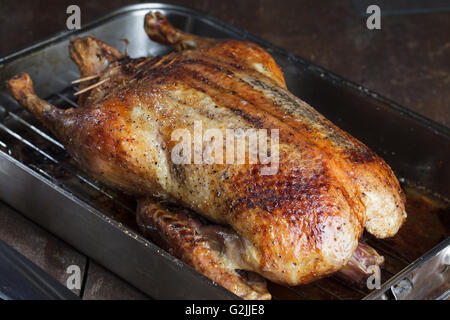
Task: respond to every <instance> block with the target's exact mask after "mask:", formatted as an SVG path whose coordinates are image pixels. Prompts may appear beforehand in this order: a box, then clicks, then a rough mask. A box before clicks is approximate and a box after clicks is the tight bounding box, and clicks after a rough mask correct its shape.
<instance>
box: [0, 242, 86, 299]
mask: <svg viewBox="0 0 450 320" xmlns="http://www.w3.org/2000/svg"><path fill="white" fill-rule="evenodd" d="M0 299H4V300H79V299H80V298H79V297H78V296H76V295H75V294H73V293H72V291H70V290H69V289H67V288H66V287H64V286H63V285H62V284H61V283H59V282H58V281H57V280H55V279H54V278H52V277H51V276H50V275H49V274H47V273H46V272H45V271H44V270H42V269H41V268H39V267H38V266H37V265H35V264H34V263H33V262H31V261H30V260H28V259H27V258H25V257H24V256H23V255H21V254H20V253H19V252H17V251H16V250H14V249H13V248H11V247H10V246H9V245H7V244H6V243H5V242H3V241H1V240H0Z"/></svg>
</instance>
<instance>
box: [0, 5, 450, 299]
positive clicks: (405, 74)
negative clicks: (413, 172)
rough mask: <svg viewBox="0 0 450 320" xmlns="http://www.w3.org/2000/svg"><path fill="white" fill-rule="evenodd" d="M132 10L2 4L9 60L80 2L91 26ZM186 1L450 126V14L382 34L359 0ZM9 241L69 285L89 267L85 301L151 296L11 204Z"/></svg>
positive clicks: (1, 37) (397, 19)
mask: <svg viewBox="0 0 450 320" xmlns="http://www.w3.org/2000/svg"><path fill="white" fill-rule="evenodd" d="M379 1H381V0H379ZM379 1H378V0H373V1H371V2H372V3H373V4H377V3H379ZM166 2H173V1H166ZM131 3H133V2H131V1H124V0H99V1H92V0H91V1H78V0H59V1H56V0H46V1H36V0H34V1H30V0H22V1H19V0H12V1H9V0H0V56H4V55H5V54H7V53H9V52H13V51H15V50H17V49H19V48H22V47H25V46H27V45H29V44H30V43H32V42H35V41H38V40H41V39H43V38H45V37H48V36H50V35H52V34H54V33H57V32H59V31H62V30H64V29H65V28H66V19H67V15H66V8H67V6H68V5H70V4H77V5H79V6H80V8H81V18H82V22H88V21H90V20H92V19H94V18H97V17H99V16H101V15H104V14H106V13H107V12H109V11H111V10H113V9H117V8H119V7H122V6H125V5H128V4H131ZM176 3H179V4H184V5H188V6H191V7H194V8H197V9H200V10H202V11H205V12H207V13H210V14H212V15H215V16H217V17H219V18H221V19H223V20H225V21H227V22H229V23H231V24H234V25H235V26H237V27H239V28H242V29H245V30H247V31H249V32H250V33H252V34H255V35H257V36H259V37H260V38H263V39H265V40H268V41H269V42H272V43H274V44H276V45H278V46H280V47H283V48H285V49H287V50H290V51H292V52H294V53H296V54H297V55H299V56H301V57H304V58H306V59H308V60H311V61H313V62H314V63H316V64H318V65H320V66H322V67H324V68H326V69H328V70H331V71H333V72H335V73H337V74H340V75H342V76H344V77H345V78H348V79H350V80H352V81H354V82H357V83H360V84H362V85H364V86H366V87H368V88H369V89H371V90H373V91H376V92H378V93H380V94H381V95H383V96H385V97H387V98H390V99H392V100H394V101H396V102H398V103H399V104H401V105H403V106H405V107H407V108H410V109H412V110H414V111H416V112H418V113H420V114H422V115H424V116H426V117H428V118H431V119H433V120H435V121H437V122H439V123H441V124H443V125H446V126H450V106H449V103H450V12H434V13H426V14H408V15H388V16H383V17H382V20H381V27H382V29H381V30H368V29H367V28H366V18H364V17H362V16H360V15H359V13H358V12H357V11H356V9H355V8H354V6H353V3H352V1H350V0H339V1H324V0H321V1H317V0H313V1H311V0H310V1H305V0H259V1H258V0H247V1H244V0H226V1H225V0H184V1H183V0H180V1H177V2H176ZM403 3H406V1H403ZM449 7H450V1H449ZM381 10H382V11H383V6H381ZM0 239H3V240H5V241H6V242H8V243H9V244H11V245H12V246H13V247H15V248H16V249H17V250H18V251H20V252H21V253H23V254H24V255H25V256H27V257H28V258H30V259H31V260H32V261H34V262H35V263H36V264H38V265H39V266H40V267H42V268H43V269H44V270H46V271H47V272H49V273H50V274H51V275H53V276H54V277H55V278H57V279H58V280H60V281H61V282H63V283H65V281H66V279H67V277H68V275H67V274H66V273H65V269H66V268H67V266H69V265H70V264H78V265H80V266H81V267H82V273H83V277H84V281H83V287H82V292H81V293H80V292H79V291H77V292H76V293H77V294H80V295H82V296H83V298H85V299H105V298H129V299H134V298H145V296H144V295H142V294H141V293H140V292H138V291H137V290H135V289H133V288H132V287H130V286H128V285H127V284H126V283H125V282H123V281H122V280H120V279H118V278H117V277H116V276H114V275H113V274H111V273H109V272H108V271H107V270H105V269H103V268H102V267H101V266H99V265H97V264H96V263H95V262H94V261H92V260H90V259H89V258H88V257H86V256H84V255H83V254H81V253H79V252H77V251H75V250H74V249H73V248H71V247H70V246H68V245H67V244H65V243H63V242H62V241H60V240H58V239H57V238H55V237H54V236H52V235H50V234H49V233H48V232H46V231H45V230H42V229H41V228H39V227H38V226H36V225H35V224H33V223H32V222H30V221H29V220H27V219H26V218H24V217H23V216H21V215H20V214H18V213H17V212H16V211H15V210H13V209H11V208H9V207H7V206H6V205H4V204H2V203H0Z"/></svg>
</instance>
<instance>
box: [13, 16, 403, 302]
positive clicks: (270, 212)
mask: <svg viewBox="0 0 450 320" xmlns="http://www.w3.org/2000/svg"><path fill="white" fill-rule="evenodd" d="M144 27H145V31H146V32H147V34H148V36H149V37H150V39H152V40H154V41H157V42H159V43H161V44H166V45H170V46H172V47H173V48H174V49H175V52H173V53H170V54H168V55H166V56H162V57H146V58H139V59H131V58H129V57H127V56H126V55H125V54H122V53H121V52H120V51H118V50H117V49H115V48H113V47H111V46H109V45H107V44H106V43H104V42H102V41H101V40H98V39H94V38H90V37H86V38H81V39H80V38H74V39H72V41H71V44H70V56H71V58H72V59H73V61H74V62H75V63H76V64H77V65H78V66H79V68H80V74H81V78H82V80H85V81H82V82H80V91H79V93H80V97H79V101H78V102H79V106H80V107H79V108H70V109H66V110H63V109H59V108H56V107H55V106H52V105H50V104H48V103H47V102H45V101H44V100H41V99H40V98H39V97H37V96H36V94H35V93H34V90H33V85H32V81H31V79H30V77H29V76H28V75H27V74H25V73H22V74H19V75H17V76H15V77H13V78H12V79H11V80H10V81H9V82H8V88H9V91H10V92H11V94H12V96H13V97H14V98H15V99H16V100H17V101H18V102H19V103H20V104H21V105H23V106H24V107H25V108H27V109H28V110H29V111H30V112H31V113H32V114H34V115H35V116H36V117H37V118H38V119H39V120H40V121H41V122H42V123H43V124H44V125H45V126H46V127H47V128H49V129H50V130H51V131H52V132H53V134H54V135H55V136H56V137H57V138H58V139H59V140H60V141H61V142H62V143H63V144H64V146H65V147H66V149H67V151H68V152H69V154H70V155H71V156H72V157H73V158H74V159H75V160H76V161H77V162H78V164H79V165H80V166H81V167H82V168H83V169H85V170H86V171H88V172H89V173H90V174H91V175H93V176H94V177H95V178H96V179H98V180H100V181H101V182H103V183H105V184H107V185H109V186H111V187H114V188H117V189H120V190H122V191H123V192H126V193H128V194H131V195H133V196H135V197H136V198H137V199H139V200H138V203H139V205H138V213H137V216H138V223H139V225H140V226H141V228H142V231H143V232H144V233H145V234H147V235H148V236H150V237H151V238H152V239H154V241H156V242H157V243H159V244H160V245H161V246H163V247H164V248H166V249H167V250H169V251H171V252H172V253H173V254H174V255H176V256H178V257H179V258H180V259H182V260H183V261H185V262H187V263H189V264H190V265H191V266H193V267H194V268H196V269H197V270H199V271H201V272H202V273H204V274H205V275H207V276H208V277H210V278H212V279H213V280H215V281H217V282H218V283H220V284H222V285H223V286H225V287H226V288H228V289H229V290H231V291H233V292H235V293H236V294H238V295H240V296H241V297H243V298H249V299H254V298H258V299H266V298H269V297H270V295H269V294H268V293H267V289H266V288H265V284H264V281H263V280H262V279H261V278H260V277H259V276H257V275H256V274H259V275H260V276H263V277H265V278H267V279H270V280H272V281H274V282H277V283H281V284H285V285H299V284H303V283H308V282H311V281H313V280H315V279H318V278H321V277H324V276H326V275H329V274H331V273H333V272H336V271H338V270H340V269H342V268H343V267H344V266H346V264H347V263H348V262H349V261H350V260H351V258H352V256H353V254H354V252H355V250H356V249H357V247H358V240H359V238H360V236H361V234H362V232H363V230H364V229H365V230H367V231H368V232H369V233H371V234H373V235H374V236H376V237H378V238H385V237H390V236H393V235H395V234H396V232H397V231H398V229H399V228H400V226H401V225H402V223H403V221H404V220H405V218H406V213H405V207H404V202H405V200H404V196H403V194H402V190H401V188H400V186H399V183H398V181H397V179H396V177H395V176H394V174H393V172H392V170H391V169H390V168H389V166H388V165H387V164H386V163H385V162H384V161H383V160H382V159H381V158H380V157H378V156H377V155H376V154H375V153H374V152H373V151H371V150H370V149H369V148H368V147H366V146H365V145H364V144H363V143H361V142H359V141H358V140H356V139H355V138H353V137H352V136H350V135H349V134H348V133H346V132H344V131H342V130H341V129H339V128H338V127H336V126H335V125H334V124H332V123H331V122H330V121H328V120H327V119H325V118H324V117H323V116H322V115H321V114H319V113H318V112H317V111H316V110H314V109H313V108H312V107H311V106H309V105H308V104H307V103H305V102H304V101H302V100H301V99H299V98H297V97H295V96H294V95H292V94H291V93H290V92H289V91H288V90H287V88H286V83H285V81H284V78H283V74H282V72H281V70H280V68H279V66H278V65H277V64H276V63H275V61H274V59H273V58H272V57H271V56H270V55H269V54H268V53H267V52H266V51H264V50H263V49H262V48H261V47H259V46H257V45H256V44H254V43H251V42H248V41H241V40H234V39H221V40H216V39H207V38H201V37H197V36H194V35H191V34H187V33H184V32H182V31H180V30H177V29H175V28H174V27H173V26H172V25H171V24H170V23H169V22H168V20H167V19H166V18H165V17H163V16H162V15H161V14H159V13H153V12H150V13H148V14H147V15H146V17H145V22H144ZM199 122H200V123H201V125H202V126H203V129H204V130H206V129H213V130H216V131H215V132H216V133H217V132H219V133H222V134H223V137H225V136H226V133H227V130H230V129H237V128H240V129H243V130H249V129H255V130H261V129H267V130H269V131H270V130H273V129H276V130H278V131H277V132H279V134H278V136H274V135H269V134H268V135H267V136H266V137H265V138H264V139H263V140H259V142H258V145H261V144H263V143H267V145H269V146H270V147H272V146H275V145H276V146H277V155H278V158H277V163H276V167H275V169H276V170H275V171H273V172H269V173H267V172H265V171H264V170H263V169H264V168H268V166H269V165H268V164H267V163H262V161H261V162H256V163H250V162H246V163H228V162H226V161H222V162H221V161H217V162H212V163H204V162H201V163H199V162H198V161H195V159H196V156H198V155H199V154H204V152H205V150H208V149H210V147H211V146H212V145H213V142H214V141H213V140H214V139H203V140H202V141H201V142H202V144H201V147H200V149H199V148H198V147H197V146H196V145H194V144H193V146H192V148H191V145H189V146H188V147H189V148H190V149H191V150H193V153H192V154H191V155H190V156H188V157H187V158H186V157H185V158H183V159H184V160H186V159H187V160H189V161H188V162H186V163H181V164H180V163H177V162H175V161H174V160H173V159H174V158H173V154H174V149H175V148H177V146H178V144H177V141H174V139H173V133H174V131H176V130H184V131H183V132H187V133H188V134H189V135H190V136H195V134H196V132H195V131H196V124H198V123H199ZM271 132H272V131H271ZM216 142H217V141H216ZM233 143H234V142H233ZM248 144H250V142H248ZM216 145H217V144H214V146H216ZM225 145H226V144H225V143H223V148H225ZM215 150H216V152H217V149H215ZM270 150H272V149H270ZM249 155H250V151H249V152H248V153H247V154H246V156H247V157H249ZM355 256H359V255H355ZM255 273H256V274H255Z"/></svg>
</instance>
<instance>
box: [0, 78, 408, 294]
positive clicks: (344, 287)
mask: <svg viewBox="0 0 450 320" xmlns="http://www.w3.org/2000/svg"><path fill="white" fill-rule="evenodd" d="M77 77H78V74H76V73H74V79H75V78H77ZM77 91H78V88H77V87H75V86H71V85H70V84H68V85H67V87H66V89H64V90H62V91H61V92H57V93H54V94H52V95H50V96H49V97H47V98H46V99H45V100H46V101H47V102H48V103H50V104H53V105H55V106H57V107H59V108H72V107H73V108H78V104H77V103H76V100H77V98H76V96H75V95H74V94H75V93H76V92H77ZM0 150H2V151H3V152H5V153H7V154H9V155H11V156H13V157H14V158H16V159H17V160H19V161H20V162H22V163H23V164H25V165H27V166H28V167H29V168H31V169H33V170H34V171H35V172H37V173H38V174H40V175H42V176H44V177H45V178H46V179H49V180H50V181H52V182H54V183H56V184H57V185H58V186H60V187H62V188H63V189H65V190H66V191H69V192H70V193H71V194H73V195H74V196H75V197H78V198H79V199H81V200H83V201H85V202H87V203H89V204H91V205H93V206H94V207H96V208H97V209H99V210H100V211H102V212H103V213H104V214H106V215H108V216H111V218H113V219H117V220H119V222H121V223H123V224H125V225H127V226H128V227H131V228H132V229H134V230H137V227H136V224H135V220H134V219H135V217H134V212H135V201H134V200H133V199H131V198H129V197H127V196H126V195H124V194H122V193H120V192H118V191H115V190H112V189H110V188H107V187H105V186H103V185H102V184H100V183H99V182H97V181H95V180H94V179H92V178H91V177H90V176H89V175H87V174H86V173H84V172H83V171H81V170H80V169H79V168H77V166H76V165H75V163H73V161H72V160H71V159H70V157H69V156H68V154H67V153H66V151H65V150H64V146H63V145H62V144H61V143H60V142H59V141H58V140H57V139H55V138H54V137H53V136H52V134H51V133H49V132H48V131H47V130H46V129H45V128H43V127H42V126H41V125H40V123H39V122H38V121H37V120H36V119H35V118H34V117H33V116H32V115H30V114H29V113H28V112H27V111H26V110H24V109H23V108H21V107H20V106H19V105H18V103H17V102H16V101H15V100H14V99H12V97H11V96H9V94H8V93H7V92H0ZM364 240H365V241H366V242H367V243H368V244H369V245H370V246H372V247H373V248H375V249H376V250H377V251H378V252H379V253H380V254H381V255H383V256H384V257H385V264H384V267H383V268H382V272H381V279H382V282H384V281H386V280H388V279H389V278H391V277H392V276H393V275H395V274H396V273H397V272H399V271H400V270H402V269H403V268H404V267H405V266H407V265H408V264H410V263H411V262H412V261H411V260H410V259H409V258H408V257H407V256H406V255H404V254H403V253H402V252H400V251H398V250H397V249H396V248H394V247H392V246H391V245H389V244H388V243H386V242H384V241H381V240H377V239H375V238H374V237H372V236H370V235H364ZM269 290H270V291H271V293H272V295H273V297H274V299H361V298H363V297H365V296H366V295H367V294H368V293H370V291H369V290H368V289H367V288H365V287H360V286H358V285H356V284H351V283H349V282H347V281H344V280H342V279H341V278H339V277H337V276H330V277H327V278H324V279H321V280H318V281H316V282H314V283H312V284H309V285H303V286H298V287H284V286H280V285H277V284H274V283H269Z"/></svg>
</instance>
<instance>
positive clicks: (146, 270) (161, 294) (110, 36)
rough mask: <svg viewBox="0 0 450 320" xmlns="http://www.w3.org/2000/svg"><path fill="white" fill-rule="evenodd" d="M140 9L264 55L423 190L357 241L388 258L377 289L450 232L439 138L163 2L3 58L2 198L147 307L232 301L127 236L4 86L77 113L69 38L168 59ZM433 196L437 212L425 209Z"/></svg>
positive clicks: (118, 207)
mask: <svg viewBox="0 0 450 320" xmlns="http://www.w3.org/2000/svg"><path fill="white" fill-rule="evenodd" d="M149 10H159V11H161V12H162V13H163V14H165V15H166V16H168V18H169V20H171V21H172V23H174V24H175V25H176V26H177V27H178V28H181V29H183V30H186V31H188V32H191V33H195V34H198V35H202V36H209V37H215V38H219V37H234V38H242V39H248V40H251V41H254V42H256V43H258V44H260V45H262V46H263V47H265V48H266V49H267V50H268V51H269V52H270V53H271V54H272V56H273V57H274V58H275V59H276V60H277V62H278V63H279V65H280V66H281V68H282V69H283V72H284V74H285V78H286V81H287V83H288V87H289V89H290V90H291V92H293V93H294V94H295V95H297V96H299V97H300V98H302V99H303V100H305V101H306V102H308V103H310V104H311V105H312V106H314V107H315V108H316V109H317V110H318V111H319V112H321V113H322V114H324V115H325V116H326V117H327V118H329V119H330V120H331V121H333V122H334V123H335V124H337V125H338V126H340V127H341V128H343V129H344V130H346V131H348V132H349V133H351V134H352V135H353V136H355V137H356V138H358V139H360V140H361V141H363V142H364V143H365V144H367V145H368V146H369V147H371V148H372V149H374V151H376V152H377V153H378V154H379V155H380V156H382V157H383V158H384V159H385V160H386V161H387V162H388V163H389V164H390V165H391V167H392V168H393V169H394V171H395V173H396V175H397V177H399V178H400V181H401V182H403V184H404V186H406V185H410V183H409V182H411V183H413V184H414V185H415V186H420V188H413V189H411V190H412V191H408V190H410V188H406V189H405V190H406V191H407V192H406V195H407V197H408V204H407V205H408V206H407V210H408V213H409V219H408V222H407V224H406V225H405V226H404V227H403V228H402V229H401V230H400V232H399V235H398V236H396V237H394V238H393V239H389V240H377V239H374V238H373V237H370V236H366V238H367V241H368V242H369V244H370V245H371V246H373V247H375V248H376V249H377V250H378V251H379V252H380V253H381V254H383V255H384V256H385V258H386V265H385V267H384V269H383V272H382V279H383V281H384V282H386V281H387V280H388V279H389V278H392V277H393V276H395V275H396V274H397V273H398V272H399V271H401V270H402V269H404V268H405V267H406V266H408V265H409V264H410V263H411V262H412V261H414V260H415V259H417V258H419V257H420V256H421V255H423V254H424V253H426V252H427V251H428V250H430V249H431V248H433V247H434V246H435V245H437V244H438V243H439V242H441V241H443V240H445V238H446V237H447V236H448V234H449V231H448V227H449V226H448V222H449V220H448V217H449V215H448V203H447V200H445V199H448V198H450V190H449V188H448V181H450V167H449V166H448V165H444V164H445V163H448V162H449V161H450V131H449V129H448V128H445V127H443V126H441V125H439V124H436V123H434V122H432V121H430V120H427V119H425V118H423V117H421V116H419V115H417V114H415V113H413V112H411V111H409V110H407V109H405V108H402V107H400V106H398V105H396V104H395V103H393V102H391V101H388V100H386V99H384V98H382V97H379V96H378V95H377V94H375V93H373V92H370V91H369V90H367V89H365V88H363V87H361V86H358V85H356V84H354V83H351V82H348V81H346V80H344V79H342V78H340V77H338V76H336V75H334V74H331V73H329V72H327V71H326V70H323V69H321V68H320V67H317V66H315V65H313V64H311V63H309V62H307V61H305V60H303V59H300V58H298V57H296V56H294V55H293V54H290V53H288V52H286V51H284V50H281V49H279V48H276V47H274V46H272V45H270V44H268V43H266V42H264V41H262V40H260V39H258V38H256V37H253V36H251V35H248V34H247V33H246V32H244V31H242V30H239V29H236V28H234V27H231V26H230V25H228V24H226V23H224V22H222V21H220V20H218V19H216V18H214V17H211V16H209V15H206V14H203V13H200V12H198V11H196V10H192V9H187V8H184V7H181V6H175V5H168V4H141V5H133V6H128V7H125V8H122V9H120V10H117V11H114V12H112V13H111V14H109V15H107V16H106V17H104V18H101V19H99V20H96V21H95V22H93V23H90V24H88V25H86V26H84V28H83V29H81V30H79V31H76V32H64V33H61V34H59V35H57V36H55V37H52V38H50V39H48V40H46V41H43V42H41V43H38V44H35V45H33V46H31V47H29V48H28V49H25V50H22V51H20V52H17V53H15V54H13V55H10V56H8V57H5V58H3V59H0V83H1V85H2V87H0V199H1V200H3V201H5V202H7V203H9V204H10V205H11V206H13V207H15V208H17V209H19V210H20V211H21V212H22V213H23V214H25V215H26V216H28V217H29V218H30V219H32V220H33V221H36V222H37V223H38V224H40V225H42V226H44V227H45V228H47V229H48V230H50V231H51V232H53V233H55V234H57V235H58V236H59V237H61V238H62V239H64V240H65V241H67V242H68V243H70V244H72V245H73V246H74V247H76V248H78V249H79V250H80V251H82V252H84V253H85V254H87V255H88V256H90V257H92V258H93V259H95V260H97V261H98V262H100V263H101V264H103V265H104V266H105V267H106V268H108V269H110V270H112V271H113V272H115V273H116V274H118V275H119V276H121V277H122V278H124V279H125V280H127V281H129V282H130V283H132V284H133V285H135V286H136V287H138V288H139V289H141V290H142V291H143V292H146V293H147V294H149V295H150V296H152V297H154V298H180V299H183V298H192V299H196V298H197V299H202V298H210V299H213V298H220V299H228V298H236V297H235V296H234V295H232V294H231V293H229V292H228V291H226V290H225V289H223V288H222V287H220V286H217V285H215V284H213V283H212V282H211V281H210V280H209V279H207V278H205V277H204V276H202V275H200V274H199V273H197V272H195V271H194V270H193V269H192V268H190V267H188V266H186V265H184V264H183V263H182V262H180V261H179V260H177V259H175V258H173V257H171V256H170V255H169V254H168V253H166V252H165V251H163V250H161V249H159V248H158V247H156V246H155V245H153V244H152V243H151V242H149V241H147V240H146V239H144V238H143V237H142V236H140V235H139V234H138V233H137V232H136V231H135V230H137V228H136V225H135V221H134V215H133V213H134V207H135V203H134V200H133V199H129V198H127V197H126V196H124V195H123V194H121V193H119V192H117V191H114V190H111V189H108V188H105V187H104V186H102V185H100V184H98V183H97V182H96V181H94V180H92V179H91V178H90V177H89V176H87V175H86V174H85V173H84V172H82V171H81V170H79V169H78V168H77V167H76V166H74V165H73V164H72V162H71V160H70V159H69V158H68V156H67V154H66V153H65V152H64V147H63V146H62V145H61V144H60V143H59V142H58V141H56V140H54V138H53V137H52V136H51V135H50V134H49V133H48V132H47V131H46V130H45V129H43V128H42V126H41V125H40V124H39V123H38V122H37V121H36V120H35V119H34V118H33V117H31V116H30V115H29V114H28V113H27V112H26V111H24V110H23V109H22V108H20V106H18V104H17V103H16V102H15V101H14V100H13V99H12V98H11V97H10V96H9V94H8V93H7V92H6V89H5V87H4V85H3V83H4V80H6V79H9V78H10V77H11V76H13V75H14V74H17V73H19V72H28V73H29V74H30V75H31V77H32V79H33V80H34V83H35V89H36V92H37V94H38V95H39V96H41V97H47V100H49V101H50V102H51V103H53V104H55V105H58V106H60V107H62V106H64V107H72V106H76V102H75V101H76V98H75V97H74V96H73V93H74V92H75V91H74V90H76V88H75V89H74V88H72V87H70V81H72V80H74V79H76V78H78V71H77V68H76V66H75V64H73V63H72V62H70V59H69V55H68V42H69V39H70V38H71V37H73V36H84V35H91V36H94V37H98V38H100V39H102V40H104V41H106V42H108V43H110V44H112V45H113V46H116V47H117V48H124V43H123V42H122V41H121V40H120V39H123V38H127V39H128V40H129V42H130V46H129V48H128V52H129V54H130V55H131V56H132V57H139V56H147V55H149V54H151V55H159V54H164V53H167V52H168V51H169V49H168V48H167V47H164V46H161V45H158V44H156V43H154V42H151V41H150V40H149V39H148V38H147V36H146V34H145V32H144V29H143V16H144V15H145V14H146V13H147V12H148V11H149ZM417 190H419V191H417ZM424 190H427V191H426V192H425V191H424ZM422 191H423V192H422ZM435 198H436V199H438V200H439V201H438V202H439V204H438V205H434V204H433V205H431V204H432V203H435V202H434V201H435V200H434V199H435ZM430 199H431V200H430ZM436 203H437V202H436ZM416 243H417V244H416ZM399 280H401V279H399ZM269 289H270V290H271V293H272V294H273V295H274V297H275V298H293V299H360V298H363V297H364V296H366V295H367V294H368V293H369V292H370V291H368V290H367V289H365V288H360V287H357V286H354V285H349V284H346V283H343V282H341V281H340V280H339V279H336V278H334V277H330V278H327V279H322V280H319V281H317V282H315V283H313V284H311V285H307V286H300V287H295V288H285V287H281V286H278V285H275V284H272V283H270V284H269ZM369 297H370V296H369Z"/></svg>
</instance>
